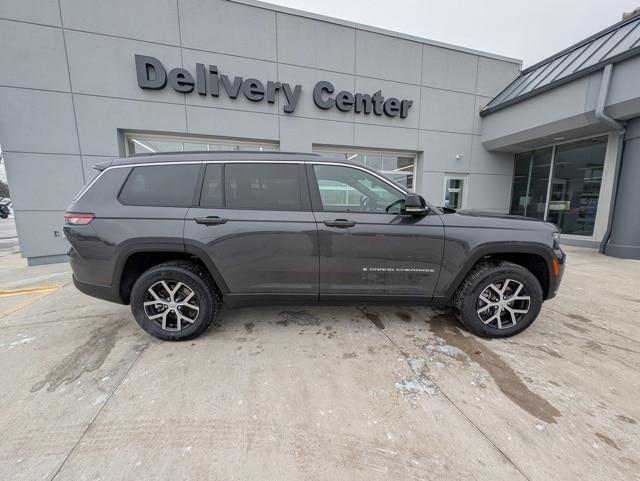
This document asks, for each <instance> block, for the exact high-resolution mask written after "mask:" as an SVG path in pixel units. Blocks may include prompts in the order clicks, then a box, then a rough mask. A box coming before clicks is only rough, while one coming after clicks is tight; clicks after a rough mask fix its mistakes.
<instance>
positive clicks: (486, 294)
mask: <svg viewBox="0 0 640 481" xmlns="http://www.w3.org/2000/svg"><path fill="white" fill-rule="evenodd" d="M96 169H97V175H96V176H95V177H94V178H93V180H92V181H90V182H89V183H88V184H87V186H85V187H84V188H83V189H82V191H81V192H80V193H79V194H78V196H77V197H76V198H75V200H74V201H73V202H72V203H71V205H70V206H69V208H68V209H67V212H66V214H65V227H64V232H65V235H66V237H67V239H68V240H69V242H70V244H71V249H70V250H69V260H70V262H71V266H72V268H73V280H74V283H75V285H76V286H77V288H78V289H79V290H81V291H82V292H85V293H87V294H89V295H92V296H95V297H98V298H101V299H106V300H109V301H114V302H119V303H123V304H130V305H131V310H132V311H133V315H134V317H135V319H136V321H137V322H138V323H139V324H140V326H141V327H142V328H143V329H145V330H146V331H147V332H149V333H150V334H151V335H153V336H155V337H158V338H160V339H165V340H172V341H174V340H183V339H190V338H193V337H196V336H198V335H200V334H202V333H203V332H204V331H205V330H206V329H207V328H208V326H209V325H210V324H211V322H212V320H213V319H214V318H215V317H216V316H217V315H218V313H219V311H220V307H221V305H222V303H223V302H224V303H225V304H227V305H230V306H233V305H246V304H254V305H255V304H265V303H271V304H273V303H277V304H291V303H303V304H309V303H335V302H347V303H354V304H370V303H385V304H391V303H402V304H431V305H436V306H447V305H448V306H452V307H453V308H454V309H455V310H456V312H457V313H458V318H459V320H460V322H461V323H462V324H463V325H464V326H465V327H466V328H467V329H468V330H469V331H471V332H473V333H475V334H477V335H479V336H485V337H506V336H511V335H514V334H516V333H519V332H521V331H523V330H524V329H526V328H527V327H528V326H529V325H530V324H531V323H532V322H533V320H534V319H535V318H536V317H537V315H538V313H539V311H540V308H541V306H542V302H543V300H545V299H549V298H552V297H553V296H554V295H555V294H556V292H557V290H558V286H559V284H560V280H561V278H562V273H563V269H564V263H565V255H564V254H563V252H562V250H561V249H560V247H559V245H558V230H557V228H556V227H555V226H554V225H552V224H550V223H547V222H542V221H538V220H533V219H526V218H523V217H515V216H504V215H495V214H487V213H476V212H467V213H465V212H455V211H453V210H451V209H443V208H439V207H435V206H432V205H430V204H428V203H427V202H425V200H424V199H423V198H422V197H421V196H419V195H417V194H415V193H412V192H409V191H408V190H407V189H405V188H404V187H402V186H400V185H398V184H396V183H395V182H394V181H392V180H391V179H389V178H387V177H385V176H384V175H381V174H380V173H378V172H377V171H375V170H373V169H371V168H368V167H366V166H364V165H361V164H354V163H349V162H346V161H340V160H335V159H326V158H323V157H320V156H317V155H313V154H295V153H282V152H278V153H259V152H254V153H247V152H215V153H213V152H202V153H198V152H195V153H182V152H181V153H176V154H161V155H158V154H153V155H149V156H138V157H130V158H122V159H115V160H112V161H109V162H106V163H102V164H99V165H97V166H96Z"/></svg>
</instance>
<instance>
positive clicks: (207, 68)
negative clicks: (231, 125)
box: [135, 55, 413, 119]
mask: <svg viewBox="0 0 640 481" xmlns="http://www.w3.org/2000/svg"><path fill="white" fill-rule="evenodd" d="M135 64H136V74H137V78H138V86H139V87H140V88H142V89H149V90H162V89H164V88H166V87H167V85H168V86H169V87H170V88H172V89H173V90H175V91H177V92H180V93H184V94H192V93H196V94H197V95H201V96H203V97H207V96H208V97H212V98H217V97H220V96H221V95H226V96H227V97H228V98H230V99H232V100H235V99H237V98H238V96H240V95H243V96H244V97H246V98H247V99H248V100H250V101H252V102H268V103H270V104H273V103H275V102H276V98H277V96H281V97H282V99H283V100H284V102H283V107H282V109H283V111H284V112H285V113H288V114H290V113H293V112H295V110H296V106H297V105H298V101H299V100H300V96H301V95H303V86H302V85H291V84H289V83H287V82H277V81H273V80H266V81H261V80H258V79H255V78H247V79H245V78H243V77H239V76H233V77H231V76H229V75H227V74H224V73H221V72H220V71H219V70H218V67H217V66H216V65H205V64H202V63H196V64H195V70H194V71H193V72H194V73H192V72H191V71H189V70H187V69H184V68H179V67H178V68H172V69H171V70H167V68H166V67H165V66H164V65H163V64H162V62H160V60H158V59H157V58H155V57H149V56H146V55H135ZM312 96H313V102H314V104H315V105H316V106H317V107H318V108H319V109H322V110H329V109H333V108H335V109H338V110H340V111H342V112H350V111H353V112H355V113H356V114H363V115H371V114H373V115H377V116H382V115H384V116H386V117H400V118H401V119H404V118H406V117H407V116H408V115H409V109H410V108H411V106H412V105H413V100H408V99H402V100H401V99H398V98H396V97H389V98H385V97H384V96H383V95H382V91H381V90H378V91H376V92H374V93H372V94H368V93H359V92H355V93H352V92H349V91H347V90H341V91H339V92H336V89H335V87H334V86H333V84H332V83H331V82H329V81H327V80H320V81H319V82H317V83H316V84H315V85H314V87H313V90H312Z"/></svg>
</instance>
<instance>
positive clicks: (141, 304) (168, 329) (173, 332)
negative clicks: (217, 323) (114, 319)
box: [131, 261, 221, 341]
mask: <svg viewBox="0 0 640 481" xmlns="http://www.w3.org/2000/svg"><path fill="white" fill-rule="evenodd" d="M220 305H221V299H220V295H219V293H218V291H217V289H216V287H215V285H214V283H213V280H212V279H211V276H210V275H209V273H208V272H206V271H204V270H203V269H202V268H201V267H200V266H198V265H197V264H195V263H192V262H185V261H174V262H165V263H163V264H159V265H157V266H155V267H152V268H151V269H149V270H147V271H145V272H144V273H142V275H140V277H139V278H138V279H137V280H136V282H135V284H134V285H133V289H132V290H131V311H132V312H133V315H134V317H135V318H136V321H137V322H138V324H139V325H140V327H142V328H143V329H144V330H145V331H147V332H148V333H149V334H151V335H152V336H154V337H157V338H158V339H163V340H165V341H184V340H187V339H193V338H194V337H197V336H199V335H200V334H202V333H203V332H204V331H206V330H207V328H208V327H209V325H210V324H211V322H212V321H213V319H214V318H215V317H216V316H217V315H218V312H219V310H220Z"/></svg>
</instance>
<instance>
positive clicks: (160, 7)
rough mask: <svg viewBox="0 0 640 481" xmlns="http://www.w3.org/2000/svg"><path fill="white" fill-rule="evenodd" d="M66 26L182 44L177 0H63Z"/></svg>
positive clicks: (62, 5)
mask: <svg viewBox="0 0 640 481" xmlns="http://www.w3.org/2000/svg"><path fill="white" fill-rule="evenodd" d="M60 6H61V7H62V20H63V23H64V27H65V28H71V29H76V30H85V31H88V32H95V33H102V34H106V35H115V36H119V37H128V38H137V39H140V40H147V41H149V42H158V43H165V44H169V45H180V36H179V29H178V16H177V12H178V9H177V5H176V0H152V1H150V0H109V1H106V2H101V1H98V2H95V1H87V0H60Z"/></svg>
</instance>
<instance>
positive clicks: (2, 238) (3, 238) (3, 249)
mask: <svg viewBox="0 0 640 481" xmlns="http://www.w3.org/2000/svg"><path fill="white" fill-rule="evenodd" d="M17 252H19V248H18V234H17V233H16V223H15V220H14V218H13V215H11V216H10V217H9V218H7V219H0V257H4V256H7V255H10V254H16V253H17Z"/></svg>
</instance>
